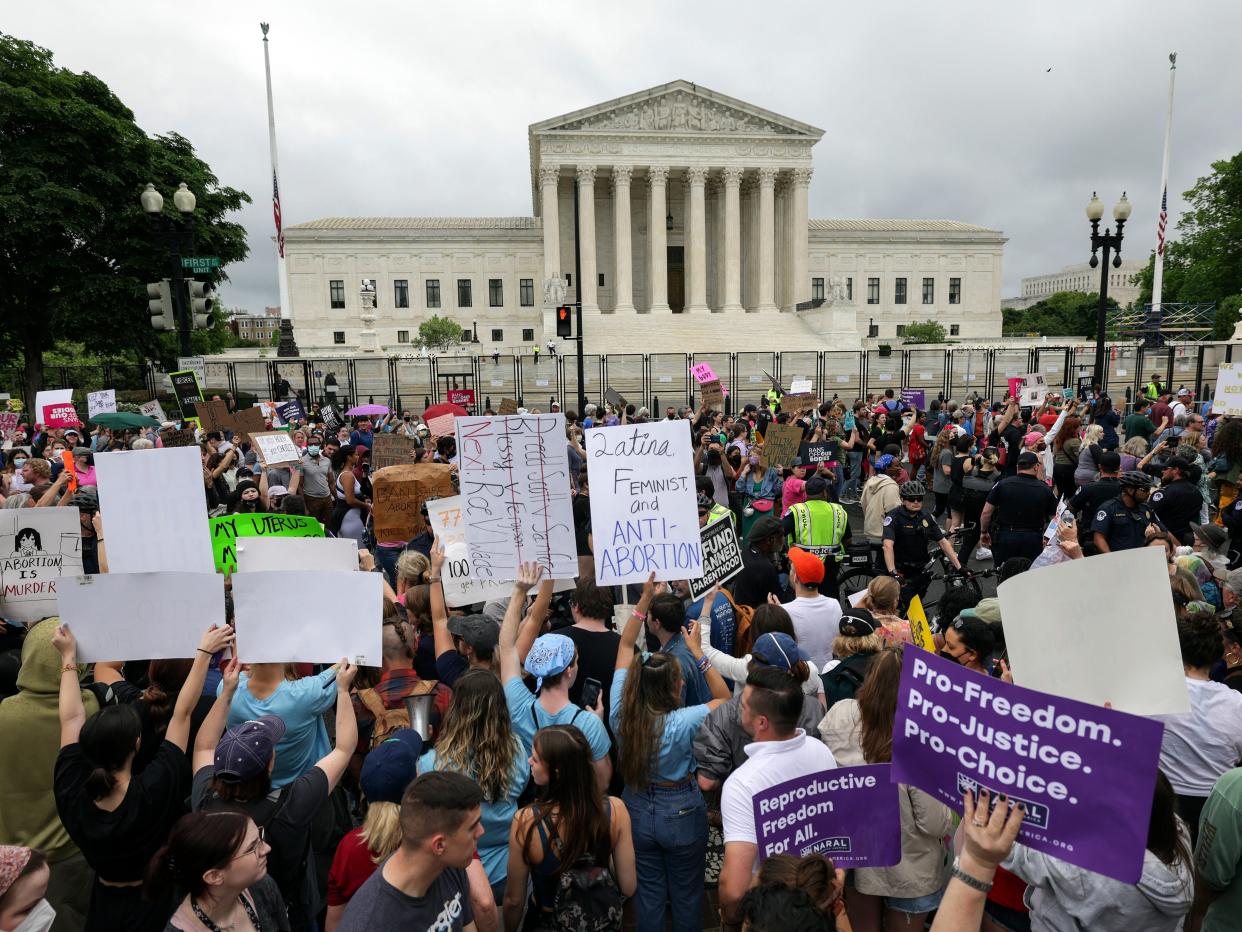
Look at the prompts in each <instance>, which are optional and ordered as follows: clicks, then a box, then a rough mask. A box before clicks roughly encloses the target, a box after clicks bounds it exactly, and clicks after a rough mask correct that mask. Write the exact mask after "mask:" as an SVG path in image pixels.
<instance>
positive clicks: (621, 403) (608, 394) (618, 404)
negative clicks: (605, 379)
mask: <svg viewBox="0 0 1242 932" xmlns="http://www.w3.org/2000/svg"><path fill="white" fill-rule="evenodd" d="M604 401H606V402H608V404H610V405H612V406H613V407H614V408H615V409H616V410H617V411H623V410H624V409H625V407H626V405H628V404H629V402H628V401H626V400H625V396H624V395H622V394H621V393H620V392H619V391H617V390H616V389H615V388H606V389H604Z"/></svg>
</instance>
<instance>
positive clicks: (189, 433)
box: [160, 427, 198, 449]
mask: <svg viewBox="0 0 1242 932" xmlns="http://www.w3.org/2000/svg"><path fill="white" fill-rule="evenodd" d="M160 442H161V443H163V444H164V446H165V447H166V448H170V449H171V448H172V447H196V446H198V436H197V434H195V432H194V428H192V427H186V428H183V429H182V430H162V431H160Z"/></svg>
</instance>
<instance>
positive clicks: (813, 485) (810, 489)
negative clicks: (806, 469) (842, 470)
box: [806, 476, 828, 495]
mask: <svg viewBox="0 0 1242 932" xmlns="http://www.w3.org/2000/svg"><path fill="white" fill-rule="evenodd" d="M827 491H828V483H827V482H825V481H824V479H823V477H822V476H812V477H811V478H810V479H807V480H806V494H807V495H823V494H824V493H825V492H827Z"/></svg>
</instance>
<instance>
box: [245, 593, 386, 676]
mask: <svg viewBox="0 0 1242 932" xmlns="http://www.w3.org/2000/svg"><path fill="white" fill-rule="evenodd" d="M293 593H296V599H297V631H296V634H293V633H291V632H290V630H289V604H290V596H291V594H293ZM343 606H348V609H347V611H348V614H349V621H348V623H347V624H342V620H341V612H342V607H343ZM233 607H234V613H235V614H236V617H237V655H238V656H239V657H242V658H244V659H245V660H246V662H247V663H335V662H336V661H338V660H340V659H341V658H342V657H347V658H349V660H350V661H351V662H352V663H356V664H358V665H359V666H368V667H378V666H379V665H380V663H381V662H382V657H381V652H382V648H383V630H384V576H383V574H382V573H359V572H353V573H324V572H319V571H315V570H299V571H290V572H274V573H237V574H236V575H235V576H233Z"/></svg>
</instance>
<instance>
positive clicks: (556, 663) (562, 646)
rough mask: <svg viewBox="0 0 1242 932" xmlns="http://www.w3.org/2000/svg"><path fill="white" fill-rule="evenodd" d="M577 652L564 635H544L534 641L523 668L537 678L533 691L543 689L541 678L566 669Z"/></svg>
mask: <svg viewBox="0 0 1242 932" xmlns="http://www.w3.org/2000/svg"><path fill="white" fill-rule="evenodd" d="M577 652H578V649H577V647H576V646H574V642H573V641H572V640H570V639H569V638H567V637H566V636H565V635H563V634H545V635H542V636H541V637H539V638H536V639H535V643H534V644H532V645H531V647H530V653H529V654H527V655H526V663H524V664H523V667H525V669H526V672H527V673H529V674H531V675H532V676H535V677H538V680H537V681H536V683H535V689H536V690H539V689H542V688H543V678H544V677H545V676H555V675H556V674H558V673H562V672H564V671H565V670H566V669H568V667H569V665H570V664H571V663H573V662H574V656H575V655H576V654H577Z"/></svg>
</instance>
